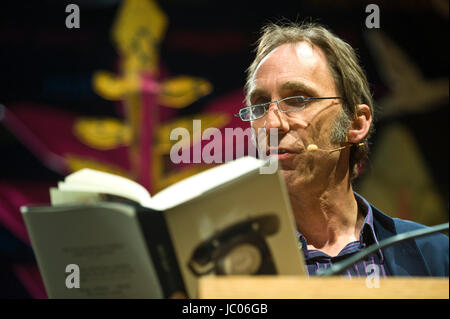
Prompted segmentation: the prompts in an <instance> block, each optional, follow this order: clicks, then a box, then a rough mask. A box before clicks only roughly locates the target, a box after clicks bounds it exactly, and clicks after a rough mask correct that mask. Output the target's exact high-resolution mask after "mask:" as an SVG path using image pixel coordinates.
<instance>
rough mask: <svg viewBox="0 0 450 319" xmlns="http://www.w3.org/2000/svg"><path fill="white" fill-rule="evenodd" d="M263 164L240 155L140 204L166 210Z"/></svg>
mask: <svg viewBox="0 0 450 319" xmlns="http://www.w3.org/2000/svg"><path fill="white" fill-rule="evenodd" d="M263 165H264V161H262V160H259V159H257V158H255V157H250V156H247V157H241V158H239V159H237V160H234V161H231V162H228V163H225V164H222V165H219V166H216V167H213V168H211V169H208V170H206V171H203V172H201V173H198V174H196V175H194V176H191V177H189V178H186V179H184V180H182V181H180V182H178V183H175V184H173V185H171V186H169V187H167V188H165V189H163V190H162V191H160V192H159V193H157V194H155V195H154V196H153V197H152V198H151V199H150V200H148V201H145V202H143V203H142V205H143V206H147V207H152V208H154V209H158V210H167V209H170V208H172V207H175V206H177V205H180V204H181V203H183V202H187V201H189V200H191V199H193V198H195V197H198V196H201V195H202V194H204V193H206V192H208V191H211V190H214V189H215V188H217V187H219V186H220V187H222V186H223V185H225V184H227V183H229V182H231V181H233V180H236V179H239V178H242V177H243V176H245V175H246V174H248V173H250V172H252V171H254V170H257V169H259V168H260V167H262V166H263Z"/></svg>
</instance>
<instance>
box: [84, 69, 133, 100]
mask: <svg viewBox="0 0 450 319" xmlns="http://www.w3.org/2000/svg"><path fill="white" fill-rule="evenodd" d="M92 84H93V87H94V90H95V92H96V93H97V94H98V95H100V96H101V97H103V98H104V99H106V100H110V101H115V100H119V99H122V98H123V97H124V95H125V94H129V93H133V92H139V90H140V83H139V78H138V77H137V76H133V75H128V76H127V77H119V76H117V75H116V74H114V73H111V72H107V71H97V72H95V73H94V76H93V78H92Z"/></svg>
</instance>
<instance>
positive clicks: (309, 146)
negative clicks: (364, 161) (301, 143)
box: [306, 143, 364, 153]
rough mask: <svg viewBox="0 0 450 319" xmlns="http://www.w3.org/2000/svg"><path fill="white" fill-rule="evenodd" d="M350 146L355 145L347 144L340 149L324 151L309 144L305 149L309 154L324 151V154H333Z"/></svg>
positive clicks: (360, 144)
mask: <svg viewBox="0 0 450 319" xmlns="http://www.w3.org/2000/svg"><path fill="white" fill-rule="evenodd" d="M352 145H355V144H347V145H345V146H341V147H338V148H335V149H332V150H324V149H321V148H319V147H318V146H317V145H316V144H309V145H308V147H307V148H306V149H307V150H308V151H309V152H315V151H325V152H329V153H333V152H336V151H339V150H342V149H344V148H347V147H351V146H352ZM356 145H358V146H362V145H364V143H359V144H356Z"/></svg>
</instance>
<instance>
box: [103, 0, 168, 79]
mask: <svg viewBox="0 0 450 319" xmlns="http://www.w3.org/2000/svg"><path fill="white" fill-rule="evenodd" d="M167 23H168V19H167V16H166V15H165V14H164V12H163V11H161V9H160V8H159V7H158V6H157V4H156V3H155V1H153V0H126V1H124V2H123V4H122V7H121V9H120V12H119V15H118V17H117V19H116V21H115V24H114V26H113V31H112V37H113V40H114V41H115V42H116V45H117V47H118V48H119V50H120V52H121V53H122V54H123V55H125V56H127V58H128V59H130V60H129V61H128V62H127V63H126V67H127V68H132V69H133V70H134V71H139V70H140V71H144V70H145V71H149V72H155V71H156V70H157V69H158V46H159V43H160V42H161V40H162V38H163V36H164V33H165V31H166V28H167ZM126 73H127V72H126Z"/></svg>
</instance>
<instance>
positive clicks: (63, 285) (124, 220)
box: [22, 203, 163, 299]
mask: <svg viewBox="0 0 450 319" xmlns="http://www.w3.org/2000/svg"><path fill="white" fill-rule="evenodd" d="M22 213H23V216H24V220H25V224H26V226H27V230H28V232H29V235H30V239H31V242H32V247H33V250H34V252H35V254H36V258H37V262H38V266H39V270H40V272H41V274H42V277H43V280H44V284H45V288H46V291H47V294H48V296H49V298H64V299H65V298H77V299H78V298H162V297H163V292H162V287H161V286H160V284H159V280H158V278H157V275H156V271H155V269H154V264H153V262H152V259H151V256H150V254H149V252H148V250H147V246H146V243H145V240H144V237H143V234H142V232H141V229H140V226H139V223H138V220H137V217H136V211H135V209H134V207H132V206H130V205H124V204H117V203H96V204H95V205H77V206H75V205H73V206H56V207H51V206H46V207H23V209H22ZM68 265H77V266H78V267H79V288H74V287H68V286H67V281H66V280H67V278H68V276H69V275H70V274H69V273H67V271H66V267H67V266H68Z"/></svg>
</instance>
